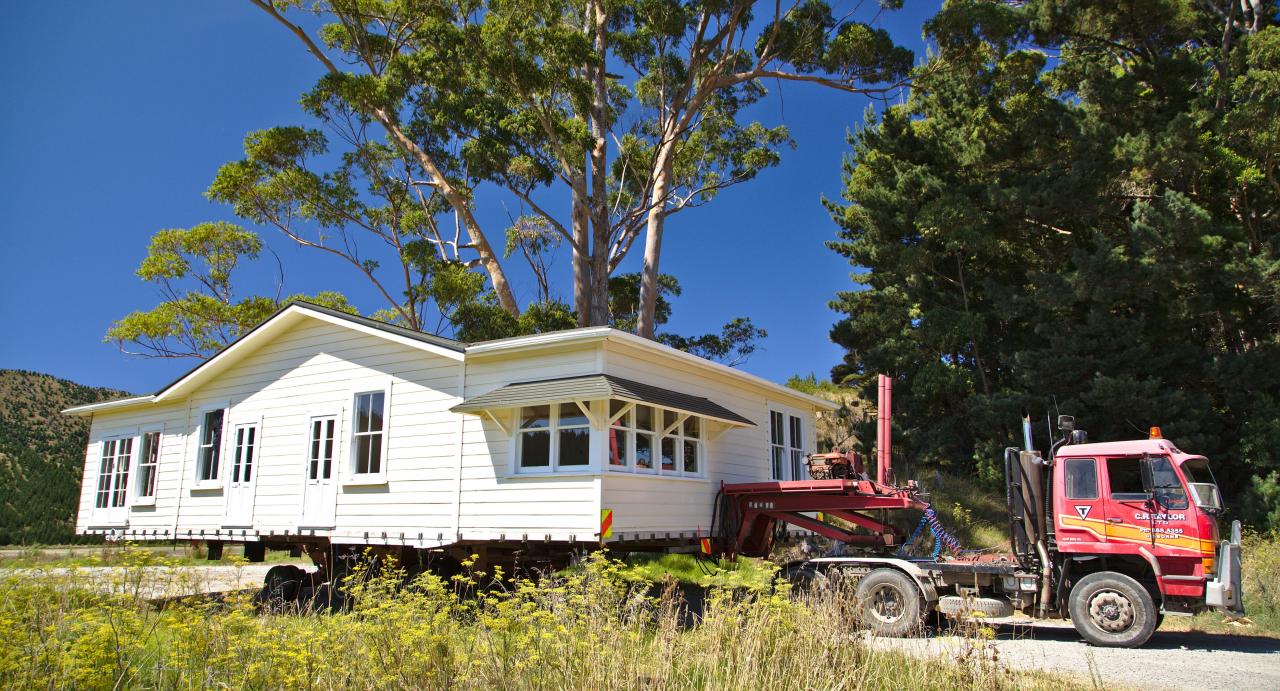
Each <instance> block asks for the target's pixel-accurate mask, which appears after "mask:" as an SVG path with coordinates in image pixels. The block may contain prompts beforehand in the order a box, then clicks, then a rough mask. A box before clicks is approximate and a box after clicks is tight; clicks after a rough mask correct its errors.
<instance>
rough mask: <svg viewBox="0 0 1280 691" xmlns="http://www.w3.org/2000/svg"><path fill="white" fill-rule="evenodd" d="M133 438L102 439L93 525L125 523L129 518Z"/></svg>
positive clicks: (94, 496) (94, 499) (94, 498)
mask: <svg viewBox="0 0 1280 691" xmlns="http://www.w3.org/2000/svg"><path fill="white" fill-rule="evenodd" d="M132 459H133V437H121V438H118V439H107V440H105V441H103V442H102V448H101V456H100V457H99V463H98V483H97V490H96V491H95V492H94V495H93V515H92V518H91V519H90V520H91V521H92V522H93V524H94V525H123V524H124V523H125V522H126V521H127V520H128V518H129V507H128V499H129V468H130V464H131V463H132Z"/></svg>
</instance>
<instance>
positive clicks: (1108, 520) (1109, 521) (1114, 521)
mask: <svg viewBox="0 0 1280 691" xmlns="http://www.w3.org/2000/svg"><path fill="white" fill-rule="evenodd" d="M1107 523H1124V519H1123V518H1108V519H1107Z"/></svg>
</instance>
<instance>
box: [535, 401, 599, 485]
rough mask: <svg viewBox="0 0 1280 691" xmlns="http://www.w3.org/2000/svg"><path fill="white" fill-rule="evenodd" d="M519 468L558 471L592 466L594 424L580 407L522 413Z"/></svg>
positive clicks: (549, 407)
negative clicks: (591, 452)
mask: <svg viewBox="0 0 1280 691" xmlns="http://www.w3.org/2000/svg"><path fill="white" fill-rule="evenodd" d="M518 436H519V438H518V440H517V441H518V443H519V445H520V448H519V459H520V461H519V466H520V468H521V469H522V470H555V469H558V468H571V467H575V466H584V465H587V464H588V463H590V462H591V454H590V450H591V421H590V420H589V419H588V418H587V415H586V413H584V412H583V411H582V409H581V408H580V407H578V404H577V403H558V404H555V405H535V406H527V407H524V408H521V409H520V429H519V432H518Z"/></svg>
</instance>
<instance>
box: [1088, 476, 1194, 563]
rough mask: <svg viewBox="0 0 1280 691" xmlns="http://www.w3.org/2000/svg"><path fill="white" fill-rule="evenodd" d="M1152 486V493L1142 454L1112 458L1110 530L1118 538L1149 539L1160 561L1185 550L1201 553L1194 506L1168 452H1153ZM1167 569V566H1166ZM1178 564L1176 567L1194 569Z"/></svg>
mask: <svg viewBox="0 0 1280 691" xmlns="http://www.w3.org/2000/svg"><path fill="white" fill-rule="evenodd" d="M1150 463H1151V474H1152V478H1151V482H1152V485H1153V486H1152V491H1151V494H1148V493H1147V491H1146V488H1145V487H1144V486H1143V482H1142V459H1141V458H1140V457H1136V456H1121V457H1116V458H1108V459H1107V485H1108V490H1109V491H1108V493H1107V495H1108V500H1107V524H1108V527H1107V532H1108V534H1109V535H1110V536H1111V539H1112V540H1113V541H1117V540H1118V541H1123V542H1128V543H1134V544H1145V545H1147V546H1148V547H1150V548H1151V549H1152V550H1153V551H1154V552H1155V554H1156V556H1157V557H1159V558H1161V561H1160V563H1161V564H1162V566H1163V565H1165V560H1164V559H1163V557H1166V556H1170V555H1178V554H1180V553H1182V552H1186V553H1188V554H1190V555H1191V556H1195V557H1198V556H1199V551H1200V550H1199V547H1200V544H1199V540H1196V539H1193V538H1191V537H1188V535H1190V534H1194V533H1195V530H1194V525H1193V523H1192V521H1190V520H1188V517H1189V516H1190V517H1192V518H1194V514H1192V513H1191V512H1190V511H1189V510H1188V509H1189V502H1188V500H1187V493H1186V490H1185V489H1184V488H1183V485H1182V481H1181V479H1179V477H1178V473H1177V471H1176V470H1174V467H1173V463H1172V462H1170V460H1169V458H1168V457H1166V456H1152V457H1150ZM1166 570H1168V569H1166ZM1189 570H1190V569H1189V568H1182V567H1179V568H1177V569H1174V571H1175V572H1179V573H1182V572H1189Z"/></svg>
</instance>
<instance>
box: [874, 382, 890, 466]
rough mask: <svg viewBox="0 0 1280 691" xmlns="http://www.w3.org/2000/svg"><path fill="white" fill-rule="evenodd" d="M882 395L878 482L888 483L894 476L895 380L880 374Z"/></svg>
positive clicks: (878, 419) (878, 412)
mask: <svg viewBox="0 0 1280 691" xmlns="http://www.w3.org/2000/svg"><path fill="white" fill-rule="evenodd" d="M879 377H880V378H879V385H880V396H879V400H878V401H877V402H876V423H877V427H876V482H878V483H880V484H882V485H883V484H886V483H888V482H889V481H890V479H891V478H892V476H893V472H892V471H893V455H892V451H893V448H892V445H893V441H892V438H893V380H892V379H890V378H889V377H887V376H885V375H883V374H881V375H879Z"/></svg>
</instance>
